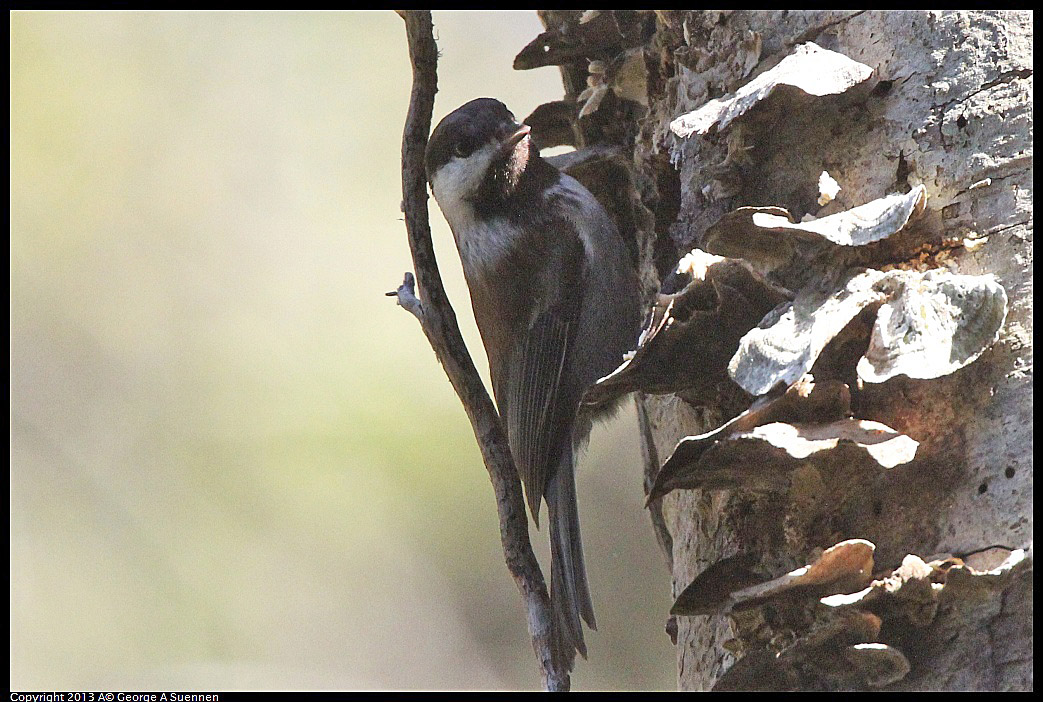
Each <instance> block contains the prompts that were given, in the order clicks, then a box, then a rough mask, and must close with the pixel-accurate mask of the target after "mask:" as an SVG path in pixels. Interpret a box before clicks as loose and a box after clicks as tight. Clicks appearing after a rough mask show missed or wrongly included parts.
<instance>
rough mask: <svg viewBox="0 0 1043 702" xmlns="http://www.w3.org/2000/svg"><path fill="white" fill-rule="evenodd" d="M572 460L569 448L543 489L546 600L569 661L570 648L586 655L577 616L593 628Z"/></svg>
mask: <svg viewBox="0 0 1043 702" xmlns="http://www.w3.org/2000/svg"><path fill="white" fill-rule="evenodd" d="M573 461H574V459H573V456H572V452H571V451H569V452H568V455H567V457H566V458H565V459H564V460H563V461H562V463H561V464H560V465H558V467H557V470H556V471H555V474H554V476H553V477H552V478H551V479H550V481H549V482H548V484H547V491H546V498H547V511H548V516H549V519H548V521H549V522H550V553H551V581H550V599H551V606H552V608H553V610H554V628H555V641H556V642H557V644H556V648H558V650H559V651H560V652H561V655H567V656H568V659H569V660H570V661H571V659H572V657H573V656H574V651H578V652H579V654H580V655H581V656H583V657H584V658H586V657H587V647H586V644H585V643H584V641H583V626H582V624H581V623H580V618H581V617H582V619H583V621H585V622H586V623H587V624H588V625H589V626H590V628H591V629H597V622H596V621H595V619H594V604H593V602H591V599H590V587H589V586H588V584H587V569H586V566H585V565H584V563H583V542H582V540H581V539H580V533H579V510H578V507H577V504H576V479H575V472H574V466H573ZM568 667H569V668H571V667H572V666H571V665H569V666H568Z"/></svg>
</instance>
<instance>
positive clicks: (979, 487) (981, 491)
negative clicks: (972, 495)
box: [978, 483, 989, 495]
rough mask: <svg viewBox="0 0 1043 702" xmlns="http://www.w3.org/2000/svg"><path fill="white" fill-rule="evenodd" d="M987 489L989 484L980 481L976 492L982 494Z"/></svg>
mask: <svg viewBox="0 0 1043 702" xmlns="http://www.w3.org/2000/svg"><path fill="white" fill-rule="evenodd" d="M988 491H989V484H988V483H982V484H981V485H979V486H978V494H979V495H984V494H985V493H986V492H988Z"/></svg>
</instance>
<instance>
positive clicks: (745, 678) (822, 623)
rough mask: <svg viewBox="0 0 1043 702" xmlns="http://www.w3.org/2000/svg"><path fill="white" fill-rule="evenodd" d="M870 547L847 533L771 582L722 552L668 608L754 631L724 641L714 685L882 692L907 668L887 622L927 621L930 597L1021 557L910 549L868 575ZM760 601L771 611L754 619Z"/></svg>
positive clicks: (988, 577) (957, 589)
mask: <svg viewBox="0 0 1043 702" xmlns="http://www.w3.org/2000/svg"><path fill="white" fill-rule="evenodd" d="M874 551H875V547H874V545H873V543H872V542H869V541H866V540H864V539H849V540H847V541H842V542H840V543H838V544H836V545H835V546H832V547H831V548H828V549H826V550H825V551H823V552H822V554H821V555H820V556H819V557H818V558H816V559H815V560H814V561H812V562H811V563H809V564H808V565H806V566H804V567H801V568H798V569H796V570H794V571H791V572H789V573H786V574H785V575H782V576H779V577H776V578H766V577H764V576H763V575H762V574H761V573H759V572H758V570H757V567H756V565H755V564H756V562H757V559H756V558H755V556H754V555H753V554H738V555H735V556H731V557H729V558H725V559H722V560H721V561H719V562H718V563H715V564H713V565H711V566H710V567H709V568H707V569H706V570H705V571H703V572H702V573H701V574H700V575H699V576H697V577H696V578H695V580H694V581H693V582H692V583H691V584H690V585H689V586H688V587H686V588H685V589H684V591H683V592H682V593H681V594H680V596H679V597H678V598H677V601H676V602H675V604H674V607H673V609H672V610H671V613H672V614H674V615H676V616H698V615H712V614H730V615H731V616H732V617H733V619H734V620H735V622H736V627H737V628H738V630H739V631H740V634H741V633H742V630H743V629H744V627H749V626H752V627H753V628H754V629H755V630H756V631H755V632H753V633H752V635H751V636H749V637H747V638H746V639H745V640H744V641H742V642H740V641H738V640H733V641H731V642H729V648H730V649H732V650H734V651H735V652H736V654H737V655H738V656H739V660H738V661H737V662H736V663H735V665H733V666H732V667H731V668H730V669H729V670H728V671H726V672H725V673H724V675H722V676H721V678H720V679H719V681H718V682H717V684H716V685H715V687H714V690H719V691H723V690H765V689H772V690H800V689H808V687H809V686H814V687H815V688H816V689H817V688H818V687H820V686H822V685H825V687H826V689H843V688H849V687H870V688H882V687H886V686H888V685H891V684H893V683H895V682H898V681H899V680H901V679H903V678H904V677H905V676H906V675H908V674H909V672H910V670H911V668H912V666H911V665H910V663H909V660H908V658H906V656H905V654H904V653H902V651H901V650H900V647H902V646H904V645H906V644H907V643H908V642H907V640H905V639H901V638H893V634H894V632H895V631H896V629H894V627H893V623H894V621H895V620H897V619H901V620H904V621H908V622H910V623H911V624H912V625H913V626H915V627H923V626H927V625H928V624H930V623H931V622H932V621H934V619H935V618H936V617H937V616H939V612H940V611H942V610H941V609H940V607H939V605H940V603H942V602H947V604H948V605H953V606H958V605H959V601H960V600H961V599H968V598H973V597H974V593H975V592H976V591H978V590H981V589H984V588H988V587H990V586H992V587H997V586H998V585H999V584H1001V583H1000V581H1001V580H1002V579H1003V578H1007V577H1010V575H1011V573H1012V572H1013V571H1014V570H1015V569H1016V568H1018V567H1019V565H1023V564H1024V562H1025V552H1024V551H1023V550H1020V549H1019V550H1010V549H1005V548H1002V547H993V548H990V549H985V550H983V551H979V552H976V553H973V554H969V555H967V556H964V557H963V558H962V559H961V558H956V557H953V556H948V555H946V556H941V557H937V558H934V559H933V560H931V561H930V562H925V561H924V560H923V559H921V558H919V557H918V556H915V555H912V554H910V555H907V556H906V557H905V558H904V559H903V560H902V564H901V565H900V566H899V567H898V568H895V569H893V570H890V571H884V572H883V573H881V574H879V575H876V576H873V575H872V570H873V567H874V562H873V554H874ZM972 563H974V564H976V566H972V565H971V564H972ZM860 587H862V588H863V589H861V590H858V588H860ZM852 590H857V591H856V592H851V591H852ZM824 592H826V593H834V594H828V595H826V596H823V593H824ZM849 593H850V594H849ZM763 607H772V608H773V610H774V614H773V615H771V616H770V617H763V616H754V613H755V612H757V611H758V610H759V609H760V608H763ZM889 623H891V624H892V625H891V626H889ZM889 632H890V633H889Z"/></svg>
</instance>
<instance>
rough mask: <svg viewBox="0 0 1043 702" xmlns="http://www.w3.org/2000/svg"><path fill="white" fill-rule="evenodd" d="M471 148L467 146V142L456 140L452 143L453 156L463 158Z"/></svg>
mask: <svg viewBox="0 0 1043 702" xmlns="http://www.w3.org/2000/svg"><path fill="white" fill-rule="evenodd" d="M470 153H471V150H470V149H468V148H467V142H463V141H458V142H456V143H455V144H453V156H456V157H458V158H464V157H465V156H467V155H469V154H470Z"/></svg>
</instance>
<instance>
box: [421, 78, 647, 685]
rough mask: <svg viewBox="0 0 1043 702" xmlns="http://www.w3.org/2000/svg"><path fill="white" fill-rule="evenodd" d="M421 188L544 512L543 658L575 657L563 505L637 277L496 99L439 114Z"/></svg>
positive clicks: (577, 189)
mask: <svg viewBox="0 0 1043 702" xmlns="http://www.w3.org/2000/svg"><path fill="white" fill-rule="evenodd" d="M426 161H427V177H428V181H429V182H430V183H431V190H432V191H433V193H434V197H435V200H436V201H437V202H438V205H439V207H441V209H442V213H443V214H444V215H445V218H446V220H448V222H449V226H450V228H451V229H452V231H453V237H454V239H455V240H456V247H457V249H458V250H459V252H460V259H461V261H462V262H463V270H464V276H465V278H466V279H467V286H468V288H469V289H470V293H471V302H472V306H473V308H474V315H475V319H476V321H477V322H478V330H479V332H481V336H482V342H483V343H484V345H485V351H486V354H487V355H488V357H489V368H490V372H491V375H492V383H493V395H494V396H495V397H496V405H497V407H498V409H499V412H500V418H501V421H502V423H503V427H504V429H505V430H506V432H507V439H508V442H509V444H510V447H511V453H512V455H513V457H514V461H515V464H516V465H517V467H518V471H519V473H520V475H521V479H522V483H523V484H524V486H525V495H526V499H527V501H528V504H529V509H530V510H531V511H532V516H533V519H534V520H535V522H536V524H537V526H538V525H539V512H540V503H541V500H542V499H544V498H545V499H546V500H547V509H548V511H549V513H550V545H551V588H550V594H551V604H552V607H553V610H554V615H555V622H554V629H555V631H554V642H555V646H554V648H555V655H557V656H559V662H565V663H566V665H567V667H569V668H571V663H572V660H573V656H574V651H579V653H580V654H581V655H583V656H584V657H586V655H587V652H586V645H585V644H584V642H583V629H582V625H581V624H580V617H582V618H583V620H584V621H586V622H587V624H588V625H589V626H590V627H591V628H592V629H594V628H596V624H595V620H594V606H593V603H592V602H591V599H590V589H589V587H588V585H587V574H586V569H585V567H584V564H583V546H582V543H581V541H580V533H579V513H578V511H577V505H576V483H575V463H576V453H577V450H578V449H579V448H580V446H581V444H583V443H584V442H585V441H586V439H587V436H588V435H589V433H590V427H591V422H592V420H593V419H594V418H595V416H600V415H603V414H604V413H605V412H606V411H608V410H610V409H611V408H609V407H600V408H597V409H592V408H589V407H587V406H581V404H580V399H581V397H582V395H583V392H584V391H585V390H586V389H587V387H588V386H590V385H591V384H592V383H593V382H594V381H596V380H597V379H598V378H600V377H602V376H604V375H607V374H608V373H610V372H611V371H612V370H614V369H615V368H616V367H617V366H618V365H619V363H620V362H621V361H622V357H623V354H624V353H626V352H627V351H629V350H630V349H631V348H632V347H633V346H634V343H635V341H636V338H637V333H638V322H639V319H638V316H639V312H638V295H637V278H636V275H635V273H634V267H633V263H632V261H631V260H630V257H629V256H628V254H627V249H626V245H625V244H624V242H623V239H622V238H621V237H620V234H619V232H618V231H617V230H616V227H615V225H614V224H613V222H612V219H611V218H610V217H609V215H608V213H607V212H605V209H604V208H603V207H602V206H601V205H600V204H599V203H598V201H597V200H596V199H595V198H594V196H593V195H591V193H590V192H589V191H588V190H587V189H586V188H584V187H583V186H582V185H580V183H579V182H578V181H576V180H575V179H574V178H572V177H570V176H568V175H565V174H564V173H562V172H560V171H559V170H558V169H557V168H555V167H554V166H552V165H550V164H549V163H547V162H546V161H544V160H543V159H542V158H540V154H539V151H538V150H537V149H536V147H535V146H534V145H533V144H532V141H531V140H530V138H529V127H528V126H526V125H524V124H519V123H518V122H517V121H515V119H514V115H513V114H511V112H510V110H508V109H507V107H506V106H505V105H504V104H503V103H501V102H500V101H498V100H494V99H491V98H479V99H477V100H472V101H471V102H469V103H467V104H465V105H463V106H462V107H460V108H458V109H457V110H455V111H454V112H452V113H450V114H449V115H447V116H446V117H445V118H444V119H443V120H442V121H441V122H439V124H438V126H437V127H435V130H434V132H432V134H431V139H430V141H429V142H428V146H427V154H426Z"/></svg>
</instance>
